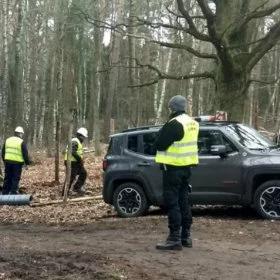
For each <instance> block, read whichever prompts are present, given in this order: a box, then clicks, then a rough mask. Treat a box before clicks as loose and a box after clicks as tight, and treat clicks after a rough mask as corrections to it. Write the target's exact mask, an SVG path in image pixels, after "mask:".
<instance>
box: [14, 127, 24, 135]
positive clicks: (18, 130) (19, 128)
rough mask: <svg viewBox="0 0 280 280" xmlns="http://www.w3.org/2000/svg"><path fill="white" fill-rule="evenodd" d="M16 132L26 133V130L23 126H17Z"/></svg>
mask: <svg viewBox="0 0 280 280" xmlns="http://www.w3.org/2000/svg"><path fill="white" fill-rule="evenodd" d="M15 132H18V133H24V130H23V128H22V127H21V126H17V127H16V129H15Z"/></svg>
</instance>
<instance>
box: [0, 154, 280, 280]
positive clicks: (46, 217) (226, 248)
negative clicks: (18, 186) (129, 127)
mask: <svg viewBox="0 0 280 280" xmlns="http://www.w3.org/2000/svg"><path fill="white" fill-rule="evenodd" d="M86 164H87V168H88V170H89V179H88V189H89V190H90V191H91V192H92V193H93V194H100V186H101V173H100V166H101V162H100V159H96V160H88V162H87V163H86ZM38 166H39V168H38ZM61 168H62V172H63V167H61ZM51 178H52V162H51V161H50V160H49V159H45V160H44V161H42V162H39V163H38V165H37V166H34V167H31V168H30V170H28V171H25V173H24V175H23V180H22V187H23V188H24V189H25V190H26V191H27V192H28V193H33V194H34V200H37V201H38V200H40V199H57V198H58V197H59V196H60V191H61V185H55V184H53V183H52V180H51ZM166 233H167V228H166V217H165V215H164V214H163V213H162V212H160V211H159V210H156V209H154V210H152V211H151V212H150V213H149V214H148V215H147V216H145V217H141V218H134V219H120V218H117V217H116V216H115V214H114V212H112V210H111V208H110V207H108V206H107V205H105V204H104V203H103V202H102V201H96V202H87V203H77V204H74V205H67V206H66V207H63V206H61V205H55V206H46V207H40V208H39V207H38V208H32V207H29V206H25V207H8V206H0V244H1V245H0V246H1V248H0V279H11V280H14V279H26V280H27V279H28V280H29V279H31V280H32V279H34V280H35V279H49V280H50V279H52V280H53V279H75V280H76V279H97V280H99V279H109V280H111V279H131V280H138V279H155V280H157V279H161V280H169V279H174V280H175V279H176V280H182V279H193V280H204V279H207V280H211V279H213V280H214V279H228V280H237V279H254V280H258V279H262V280H272V279H275V280H276V279H279V275H280V251H279V248H280V227H279V222H276V221H273V220H271V221H270V220H261V219H259V218H258V217H257V216H256V215H255V213H254V212H252V211H250V210H248V209H243V208H234V207H231V208H225V207H207V208H205V207H200V208H195V209H194V225H193V242H194V247H193V248H192V249H189V248H184V249H183V250H182V251H179V252H160V251H157V250H156V249H155V245H156V243H157V242H158V241H160V240H164V239H165V238H166Z"/></svg>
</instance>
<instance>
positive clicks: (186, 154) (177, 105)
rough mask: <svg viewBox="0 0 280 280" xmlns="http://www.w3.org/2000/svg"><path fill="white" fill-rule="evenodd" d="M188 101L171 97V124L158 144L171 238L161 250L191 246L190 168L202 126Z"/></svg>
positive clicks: (158, 157) (195, 158)
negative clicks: (192, 114)
mask: <svg viewBox="0 0 280 280" xmlns="http://www.w3.org/2000/svg"><path fill="white" fill-rule="evenodd" d="M186 104H187V100H186V98H185V97H183V96H181V95H176V96H174V97H172V98H171V99H170V101H169V104H168V107H169V109H170V118H169V121H168V122H167V123H166V124H165V125H164V126H163V127H162V128H161V130H160V131H159V136H158V139H157V141H156V149H157V153H156V158H155V160H156V162H157V163H159V164H160V165H161V169H162V172H163V197H164V202H165V206H166V209H167V212H168V227H169V235H168V237H167V240H166V241H165V242H164V243H160V244H157V246H156V248H157V249H159V250H181V249H182V246H184V247H192V239H191V234H190V229H191V224H192V213H191V205H190V202H189V192H190V191H191V187H190V185H189V180H190V176H191V166H195V165H197V164H198V148H197V138H198V131H199V125H198V123H197V122H196V121H195V120H194V119H192V118H191V117H189V116H188V115H187V114H186V112H185V108H186Z"/></svg>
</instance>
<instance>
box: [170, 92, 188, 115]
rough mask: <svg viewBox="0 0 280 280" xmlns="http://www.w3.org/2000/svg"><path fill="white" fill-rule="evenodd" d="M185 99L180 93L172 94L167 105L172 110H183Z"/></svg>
mask: <svg viewBox="0 0 280 280" xmlns="http://www.w3.org/2000/svg"><path fill="white" fill-rule="evenodd" d="M186 105H187V99H186V98H185V97H184V96H182V95H175V96H173V97H172V98H171V99H170V100H169V103H168V107H169V108H170V110H171V111H172V112H180V111H185V109H186Z"/></svg>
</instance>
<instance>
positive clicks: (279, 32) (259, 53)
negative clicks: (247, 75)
mask: <svg viewBox="0 0 280 280" xmlns="http://www.w3.org/2000/svg"><path fill="white" fill-rule="evenodd" d="M279 39H280V22H278V23H276V24H275V25H274V26H273V27H272V28H271V29H270V31H269V32H268V33H267V35H266V36H265V37H264V40H262V41H261V42H260V43H259V44H258V45H257V46H256V47H255V48H253V49H252V51H251V53H250V56H249V58H248V62H247V66H246V67H247V71H251V70H252V68H253V67H254V66H255V65H256V64H257V63H258V61H259V60H260V59H261V58H262V57H263V56H264V55H265V53H266V52H267V51H269V50H270V49H271V48H273V47H274V46H275V45H276V43H277V42H278V40H279Z"/></svg>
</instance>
